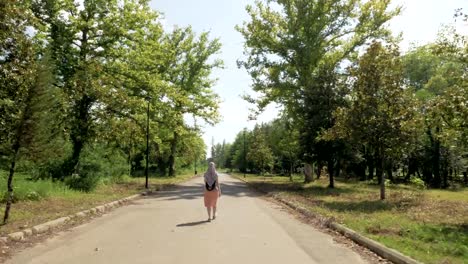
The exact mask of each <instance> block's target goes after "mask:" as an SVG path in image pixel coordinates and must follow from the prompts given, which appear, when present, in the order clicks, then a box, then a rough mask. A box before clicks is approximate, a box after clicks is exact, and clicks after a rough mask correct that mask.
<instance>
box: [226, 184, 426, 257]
mask: <svg viewBox="0 0 468 264" xmlns="http://www.w3.org/2000/svg"><path fill="white" fill-rule="evenodd" d="M235 178H236V179H238V180H240V181H242V182H244V183H246V184H247V185H249V186H251V187H253V186H252V185H251V184H250V183H249V182H248V181H246V180H244V179H242V178H241V177H235ZM253 188H254V189H255V190H257V191H259V192H261V193H264V194H267V195H268V196H270V197H272V198H273V199H275V200H277V201H279V202H281V203H283V204H285V205H286V206H288V207H290V208H292V209H294V210H296V211H298V212H299V213H301V214H303V215H305V216H307V217H311V218H316V219H320V220H322V221H323V222H324V223H325V226H326V227H327V228H329V229H332V230H334V231H337V232H338V233H340V234H342V235H343V236H345V237H347V238H349V239H351V240H353V241H354V242H356V243H358V244H360V245H362V246H364V247H366V248H368V249H369V250H371V251H373V252H374V253H376V254H377V255H379V256H381V257H383V258H385V259H388V260H390V261H392V262H393V263H396V264H422V262H418V261H416V260H414V259H412V258H410V257H408V256H406V255H403V254H402V253H400V252H398V251H396V250H394V249H391V248H388V247H386V246H384V245H382V244H381V243H379V242H377V241H375V240H372V239H370V238H368V237H365V236H363V235H361V234H359V233H357V232H356V231H354V230H352V229H349V228H347V227H345V226H343V225H341V224H339V223H337V222H336V221H335V219H334V218H329V217H325V216H322V215H320V214H317V213H315V212H311V211H310V210H307V209H306V208H303V207H301V206H299V205H296V204H294V203H291V202H289V201H287V200H285V199H284V198H282V197H280V196H279V195H277V194H270V193H268V192H265V191H264V190H262V189H260V188H256V187H253Z"/></svg>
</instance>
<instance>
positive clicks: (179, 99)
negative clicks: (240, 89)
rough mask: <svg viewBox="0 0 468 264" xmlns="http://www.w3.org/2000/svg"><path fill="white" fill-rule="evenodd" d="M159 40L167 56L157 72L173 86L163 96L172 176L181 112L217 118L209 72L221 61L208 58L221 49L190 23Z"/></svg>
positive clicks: (209, 119)
mask: <svg viewBox="0 0 468 264" xmlns="http://www.w3.org/2000/svg"><path fill="white" fill-rule="evenodd" d="M163 41H164V45H165V46H166V48H167V49H168V56H167V57H166V60H165V61H164V63H163V68H162V69H163V71H162V72H161V76H162V77H163V79H164V80H165V81H167V82H168V83H169V85H170V86H172V88H173V89H172V90H171V91H172V93H170V94H168V96H167V99H168V100H169V102H170V104H171V106H172V111H173V113H172V115H173V118H172V119H171V120H172V121H173V124H172V127H173V131H174V132H173V137H172V141H171V153H170V156H169V175H170V176H174V174H175V170H174V162H175V150H176V146H177V144H178V138H179V136H180V134H181V133H183V122H184V120H183V116H184V115H185V114H191V115H193V116H195V117H199V118H202V119H203V120H204V121H205V122H207V123H208V124H215V123H217V122H218V120H219V113H218V107H219V106H218V104H219V97H218V95H216V94H215V93H214V92H213V90H212V86H213V85H214V83H215V80H213V79H211V74H212V71H213V70H214V69H216V68H219V67H221V66H222V63H223V62H222V61H221V60H219V59H213V58H212V57H213V56H214V55H216V54H217V53H218V52H219V50H220V49H221V44H220V42H219V40H218V39H214V40H210V39H209V33H208V32H204V33H202V34H200V36H197V35H196V34H195V33H194V32H193V31H192V29H191V28H190V27H188V28H183V29H180V28H177V29H175V30H174V31H173V32H172V33H171V34H168V35H167V36H166V37H165V38H164V40H163ZM213 158H214V157H213Z"/></svg>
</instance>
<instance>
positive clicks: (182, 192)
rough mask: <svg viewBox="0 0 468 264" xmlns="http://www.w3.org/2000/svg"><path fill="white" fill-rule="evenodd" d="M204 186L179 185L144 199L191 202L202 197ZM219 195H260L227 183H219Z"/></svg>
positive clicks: (241, 184) (244, 187)
mask: <svg viewBox="0 0 468 264" xmlns="http://www.w3.org/2000/svg"><path fill="white" fill-rule="evenodd" d="M203 192H204V185H203V184H201V183H197V184H195V185H189V186H184V185H179V186H174V187H171V189H168V190H166V191H158V192H156V193H154V194H152V195H149V196H146V197H145V198H144V199H154V198H157V199H163V200H169V201H171V200H180V199H185V200H193V199H199V198H201V197H203ZM221 194H222V196H221V197H223V196H230V197H258V196H261V194H260V193H257V192H255V191H252V190H251V189H249V188H248V187H247V186H246V185H245V183H243V182H228V183H221Z"/></svg>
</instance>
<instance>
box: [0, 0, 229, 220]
mask: <svg viewBox="0 0 468 264" xmlns="http://www.w3.org/2000/svg"><path fill="white" fill-rule="evenodd" d="M0 25H1V29H0V124H1V125H0V157H1V162H0V165H1V169H5V170H6V169H8V170H9V177H8V193H9V196H8V199H7V210H6V213H5V218H4V220H5V222H6V220H7V219H8V212H9V208H10V205H11V202H12V197H13V184H12V180H13V176H14V173H15V169H16V168H17V167H18V165H19V168H23V169H24V168H26V169H27V172H28V173H30V174H34V175H35V176H36V177H42V178H54V179H60V180H64V179H65V180H66V179H67V178H69V177H71V175H79V176H74V178H75V180H76V178H77V177H78V179H81V180H82V181H86V182H94V180H91V178H92V179H95V178H97V176H103V175H104V174H106V173H108V172H106V171H103V170H102V168H103V167H104V166H102V163H104V162H107V164H108V165H109V166H107V167H110V168H113V169H114V170H113V171H112V173H119V174H123V173H130V174H135V173H136V172H137V171H139V170H141V169H142V164H144V160H145V149H146V132H147V126H148V127H149V131H150V133H149V138H148V141H149V146H150V147H149V149H150V153H149V154H150V155H149V156H150V158H149V161H150V163H151V164H150V166H151V167H153V168H154V169H155V170H156V169H157V170H158V171H159V173H160V174H169V175H171V176H172V175H174V174H175V172H176V169H177V168H181V167H184V166H189V165H191V164H193V162H195V161H196V160H204V159H205V154H206V153H204V151H203V150H204V149H205V144H204V142H203V140H202V138H201V136H200V134H201V131H200V130H199V128H198V127H197V126H194V125H189V124H188V123H187V122H186V121H185V120H186V119H188V118H192V117H193V118H194V119H195V120H204V121H205V122H207V123H208V124H214V123H216V122H217V121H218V119H219V113H218V104H219V99H218V96H217V95H216V94H214V92H213V91H212V86H213V84H214V80H213V79H212V78H211V72H212V70H213V69H216V68H220V67H222V61H220V60H218V59H217V58H216V57H215V56H216V54H218V52H219V51H220V48H221V45H220V42H219V41H218V39H212V38H210V36H209V34H208V33H207V32H203V33H201V34H196V33H195V32H193V30H192V29H191V28H190V27H187V28H175V29H174V30H173V31H170V32H168V31H165V30H164V29H163V27H162V24H161V20H160V15H159V13H158V12H156V11H154V10H152V9H151V8H150V7H149V1H147V0H125V1H124V0H110V1H109V0H84V1H75V0H30V1H29V0H24V1H17V0H6V1H2V2H1V3H0ZM147 120H149V123H148V124H147ZM96 153H99V155H96ZM104 160H106V161H104ZM122 164H123V165H122ZM118 166H123V171H118V172H117V171H115V168H116V167H118ZM113 176H117V175H113ZM71 182H73V181H71ZM79 186H83V185H82V184H81V185H79ZM72 187H73V185H72Z"/></svg>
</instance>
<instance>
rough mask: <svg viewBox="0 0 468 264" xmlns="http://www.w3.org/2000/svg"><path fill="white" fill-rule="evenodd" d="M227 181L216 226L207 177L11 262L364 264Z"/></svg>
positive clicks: (76, 230)
mask: <svg viewBox="0 0 468 264" xmlns="http://www.w3.org/2000/svg"><path fill="white" fill-rule="evenodd" d="M220 181H221V184H222V185H221V188H222V191H223V195H222V197H221V198H220V200H219V205H218V206H219V207H220V208H219V214H218V217H217V219H216V220H214V221H212V222H211V223H208V222H205V220H206V219H207V216H206V210H205V209H204V208H203V200H202V192H203V185H202V178H201V177H200V178H196V179H193V180H191V181H189V182H186V183H184V184H182V185H180V186H179V187H178V188H176V189H174V190H170V191H163V192H161V193H158V195H156V196H149V197H145V198H143V199H140V200H137V201H135V202H134V204H132V205H129V206H125V207H122V208H118V209H116V210H114V211H113V212H111V213H109V214H107V215H104V216H102V217H100V218H98V219H95V220H93V221H91V222H90V223H88V224H85V225H82V226H79V227H77V228H73V229H72V230H70V231H67V232H63V233H60V234H59V235H57V236H54V237H53V238H51V239H49V240H47V241H45V242H43V243H41V244H39V245H36V246H35V247H33V248H30V249H27V250H24V251H23V252H19V253H18V254H16V255H15V256H14V257H13V258H12V259H10V260H9V261H8V262H7V263H15V264H23V263H24V264H25V263H28V264H43V263H44V264H45V263H48V264H55V263H67V264H72V263H86V264H94V263H135V264H137V263H158V264H165V263H168V264H192V263H193V264H195V263H223V264H230V263H236V264H249V263H255V264H258V263H267V264H276V263H281V264H285V263H294V264H302V263H304V264H305V263H308V264H312V263H327V264H333V263H350V264H351V263H365V262H364V260H362V259H361V258H360V256H359V255H358V254H356V253H355V252H353V251H352V250H350V249H348V248H346V247H344V246H342V245H339V244H336V243H335V242H334V241H333V238H332V237H331V236H329V235H327V234H324V233H321V232H319V231H317V230H316V229H314V228H313V227H311V226H309V225H306V224H303V223H301V222H300V221H298V220H297V219H295V218H294V217H293V216H291V215H290V214H288V213H287V212H285V211H284V210H281V207H280V206H278V205H276V204H273V203H271V202H268V201H265V200H264V199H261V198H259V197H258V194H257V193H256V192H254V191H252V190H250V189H248V188H247V187H246V185H245V184H244V183H243V182H241V181H239V180H237V179H234V178H232V177H230V176H228V175H225V174H223V175H221V176H220Z"/></svg>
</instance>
